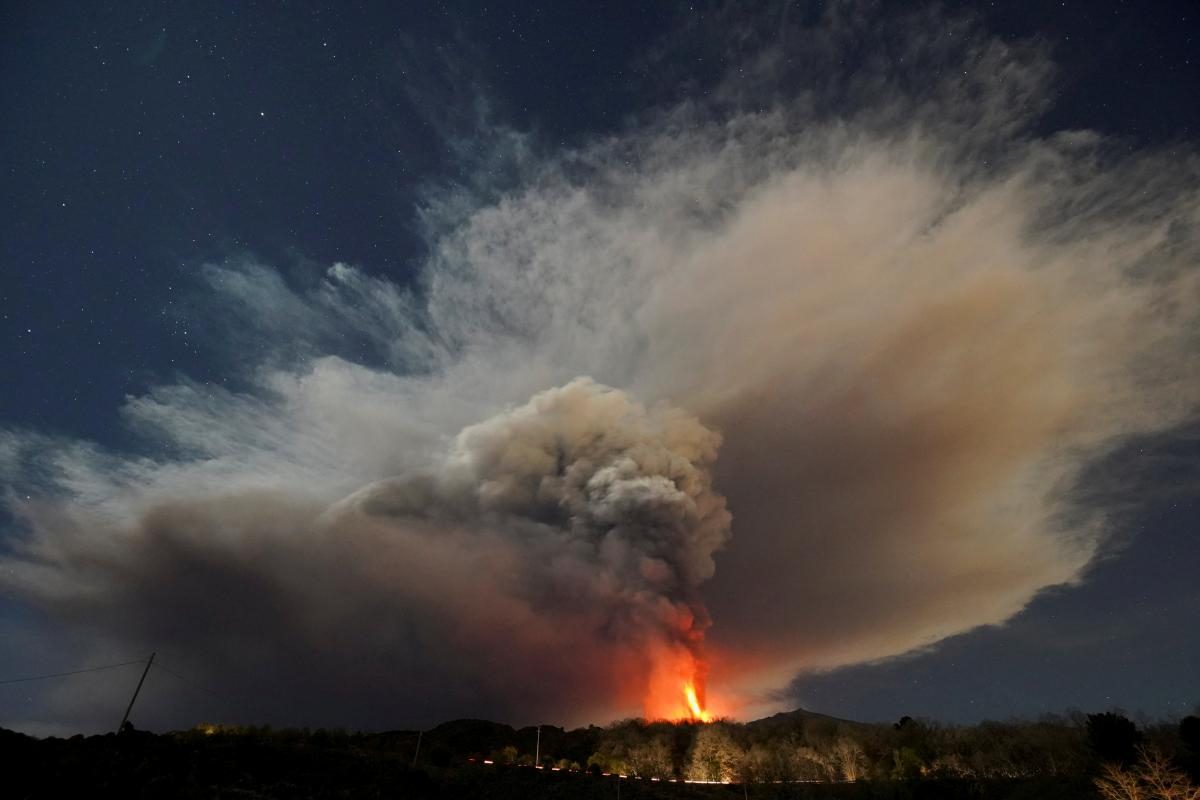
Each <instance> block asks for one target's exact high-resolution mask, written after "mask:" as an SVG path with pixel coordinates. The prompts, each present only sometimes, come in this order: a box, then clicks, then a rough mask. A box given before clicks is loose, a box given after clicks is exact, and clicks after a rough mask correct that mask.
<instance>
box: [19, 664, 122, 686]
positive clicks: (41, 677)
mask: <svg viewBox="0 0 1200 800" xmlns="http://www.w3.org/2000/svg"><path fill="white" fill-rule="evenodd" d="M145 663H146V659H144V658H139V659H137V660H136V661H122V662H121V663H120V664H105V665H104V666H102V667H85V668H84V669H73V670H70V671H68V672H52V673H50V674H49V675H30V676H29V677H27V678H7V679H5V680H2V681H0V684H4V683H23V682H25V681H44V680H46V679H47V678H62V677H65V676H67V675H80V674H82V673H84V672H99V671H100V670H102V669H116V668H117V667H128V666H129V665H131V664H145Z"/></svg>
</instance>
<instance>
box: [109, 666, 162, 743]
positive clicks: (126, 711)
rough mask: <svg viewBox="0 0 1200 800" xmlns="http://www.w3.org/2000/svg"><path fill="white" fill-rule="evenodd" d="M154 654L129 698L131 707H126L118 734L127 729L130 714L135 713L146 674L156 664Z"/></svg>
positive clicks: (118, 727)
mask: <svg viewBox="0 0 1200 800" xmlns="http://www.w3.org/2000/svg"><path fill="white" fill-rule="evenodd" d="M154 656H155V654H154V653H151V654H150V660H149V661H147V662H146V668H145V669H144V670H142V677H141V679H140V680H139V681H138V685H137V688H136V689H134V690H133V697H131V698H129V705H128V706H126V707H125V716H123V717H121V724H120V725H118V726H117V733H120V732H121V730H122V729H123V728H124V727H125V723H126V722H128V721H129V712H130V711H133V704H134V702H135V701H136V700H137V696H138V692H140V691H141V690H142V684H143V683H145V682H146V674H147V673H148V672H150V665H152V664H153V663H154Z"/></svg>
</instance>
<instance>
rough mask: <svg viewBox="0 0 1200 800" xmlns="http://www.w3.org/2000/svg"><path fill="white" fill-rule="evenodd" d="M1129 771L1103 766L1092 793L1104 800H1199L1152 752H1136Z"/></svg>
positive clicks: (1187, 783) (1189, 785)
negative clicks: (1101, 773)
mask: <svg viewBox="0 0 1200 800" xmlns="http://www.w3.org/2000/svg"><path fill="white" fill-rule="evenodd" d="M1138 752H1139V754H1140V757H1139V758H1138V761H1137V763H1136V764H1135V765H1134V766H1132V767H1128V768H1127V767H1123V766H1121V765H1119V764H1106V765H1105V767H1104V774H1103V776H1102V777H1099V778H1097V779H1096V789H1097V790H1099V792H1100V796H1101V797H1103V798H1104V800H1200V787H1197V786H1195V785H1194V784H1193V783H1192V782H1191V781H1190V780H1188V776H1187V775H1186V774H1184V773H1183V772H1182V771H1181V770H1178V769H1175V767H1174V766H1172V764H1171V762H1170V760H1169V759H1168V758H1166V757H1165V756H1164V755H1163V754H1162V753H1160V752H1159V751H1158V750H1155V749H1153V748H1138Z"/></svg>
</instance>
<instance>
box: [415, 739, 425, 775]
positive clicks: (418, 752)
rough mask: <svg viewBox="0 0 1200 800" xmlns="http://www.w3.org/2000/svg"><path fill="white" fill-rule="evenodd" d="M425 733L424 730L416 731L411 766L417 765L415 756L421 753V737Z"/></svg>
mask: <svg viewBox="0 0 1200 800" xmlns="http://www.w3.org/2000/svg"><path fill="white" fill-rule="evenodd" d="M424 735H425V731H417V749H416V752H414V753H413V766H414V767H415V766H416V765H417V756H419V755H421V737H422V736H424Z"/></svg>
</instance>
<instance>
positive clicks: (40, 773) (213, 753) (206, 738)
mask: <svg viewBox="0 0 1200 800" xmlns="http://www.w3.org/2000/svg"><path fill="white" fill-rule="evenodd" d="M413 738H414V734H411V733H409V732H397V733H387V734H366V735H352V734H344V733H339V732H326V731H316V732H311V733H308V732H287V733H284V732H277V733H266V732H259V733H258V734H257V735H256V734H253V733H251V734H247V733H245V732H239V733H237V734H229V733H224V732H220V731H218V732H217V733H216V734H205V733H204V731H203V729H198V730H194V731H187V732H182V733H170V734H162V735H155V734H150V733H142V732H134V733H127V734H124V735H121V736H116V735H113V734H108V735H105V736H92V737H82V736H76V737H72V738H70V739H56V738H49V739H42V740H39V739H34V738H31V737H28V736H24V735H22V734H18V733H14V732H12V731H6V730H0V768H2V769H3V783H2V784H0V797H4V798H14V799H16V798H71V797H89V798H91V797H123V798H360V797H361V798H433V797H474V798H615V797H617V796H618V791H619V793H620V797H622V798H626V800H632V799H633V798H672V799H673V800H674V799H676V798H678V799H679V800H685V799H687V800H691V799H692V798H695V799H696V800H699V799H700V798H714V799H716V798H729V800H735V798H743V799H744V800H745V799H747V798H751V797H753V798H764V799H765V798H814V799H815V798H838V799H841V798H845V799H846V800H850V799H851V798H854V799H859V798H861V800H867V799H868V798H870V799H871V800H876V799H878V800H958V798H973V799H974V800H1027V799H1032V798H1064V800H1071V798H1094V797H1096V795H1095V794H1094V792H1093V790H1092V788H1091V784H1090V781H1088V780H1086V779H1084V778H1066V779H1064V778H1057V779H1048V778H1047V779H1029V780H1014V781H963V780H924V781H912V782H903V781H883V782H881V781H876V782H860V783H855V784H790V785H771V784H751V785H748V786H745V787H743V786H741V785H739V784H731V785H698V784H680V783H667V782H652V781H643V780H630V779H626V780H620V787H619V789H618V780H619V779H618V778H617V777H616V776H600V775H593V774H590V773H588V772H567V771H549V770H535V769H533V768H531V767H517V766H501V765H487V766H485V765H483V764H482V763H481V762H479V761H476V762H474V763H471V762H469V761H467V760H466V759H460V758H459V757H456V756H452V757H450V758H447V757H446V754H447V753H448V750H447V748H446V747H445V744H444V743H440V742H436V741H435V742H434V743H433V744H432V746H431V747H430V749H428V750H423V752H427V753H428V754H429V756H430V758H431V760H436V761H446V762H448V763H445V764H444V765H436V764H433V763H422V764H420V765H419V766H417V767H413V766H412V765H411V764H412V750H413V745H414V744H415V742H413V741H412V740H413Z"/></svg>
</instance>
